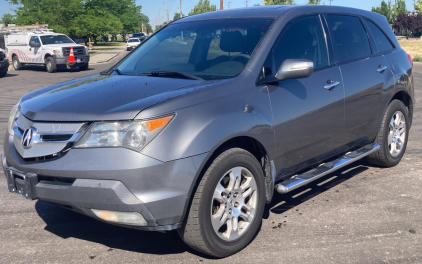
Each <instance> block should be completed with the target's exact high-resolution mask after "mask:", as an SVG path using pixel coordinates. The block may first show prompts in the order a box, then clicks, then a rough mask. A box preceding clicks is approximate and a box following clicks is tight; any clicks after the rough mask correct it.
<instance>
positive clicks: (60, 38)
mask: <svg viewBox="0 0 422 264" xmlns="http://www.w3.org/2000/svg"><path fill="white" fill-rule="evenodd" d="M40 38H41V41H42V44H43V45H51V44H62V43H75V42H73V40H71V39H70V38H69V37H68V36H66V35H49V36H41V37H40Z"/></svg>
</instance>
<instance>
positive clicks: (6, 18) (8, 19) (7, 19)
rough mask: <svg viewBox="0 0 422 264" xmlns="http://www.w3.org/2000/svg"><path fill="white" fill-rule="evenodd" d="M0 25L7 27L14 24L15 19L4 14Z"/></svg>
mask: <svg viewBox="0 0 422 264" xmlns="http://www.w3.org/2000/svg"><path fill="white" fill-rule="evenodd" d="M0 23H2V24H4V25H5V26H6V27H7V26H8V25H9V24H15V23H16V19H15V17H14V16H13V15H11V14H8V13H5V14H3V16H2V17H1V20H0Z"/></svg>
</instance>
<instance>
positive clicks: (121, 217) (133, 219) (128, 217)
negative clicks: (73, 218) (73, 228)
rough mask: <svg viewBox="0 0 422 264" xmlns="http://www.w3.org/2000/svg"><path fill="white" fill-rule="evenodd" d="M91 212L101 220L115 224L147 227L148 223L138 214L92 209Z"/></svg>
mask: <svg viewBox="0 0 422 264" xmlns="http://www.w3.org/2000/svg"><path fill="white" fill-rule="evenodd" d="M91 211H92V212H93V213H94V214H95V215H96V216H97V217H99V218H101V219H103V220H105V221H108V222H113V223H122V224H127V225H139V226H146V225H147V221H145V219H144V218H143V217H142V215H141V214H139V213H136V212H117V211H108V210H97V209H91Z"/></svg>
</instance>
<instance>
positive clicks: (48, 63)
mask: <svg viewBox="0 0 422 264" xmlns="http://www.w3.org/2000/svg"><path fill="white" fill-rule="evenodd" d="M45 69H46V70H47V72H49V73H53V72H56V71H57V65H56V62H55V61H54V59H53V57H47V58H46V59H45Z"/></svg>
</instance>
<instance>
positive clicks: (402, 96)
mask: <svg viewBox="0 0 422 264" xmlns="http://www.w3.org/2000/svg"><path fill="white" fill-rule="evenodd" d="M393 100H399V101H401V102H403V104H404V105H405V106H406V107H407V109H408V110H409V116H408V117H409V126H411V125H412V117H413V101H412V97H411V96H410V94H409V93H408V92H407V91H404V90H401V91H398V92H396V93H395V94H394V96H393V97H392V98H391V100H390V101H389V102H388V104H387V106H388V105H389V104H390V103H391V102H392V101H393Z"/></svg>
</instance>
